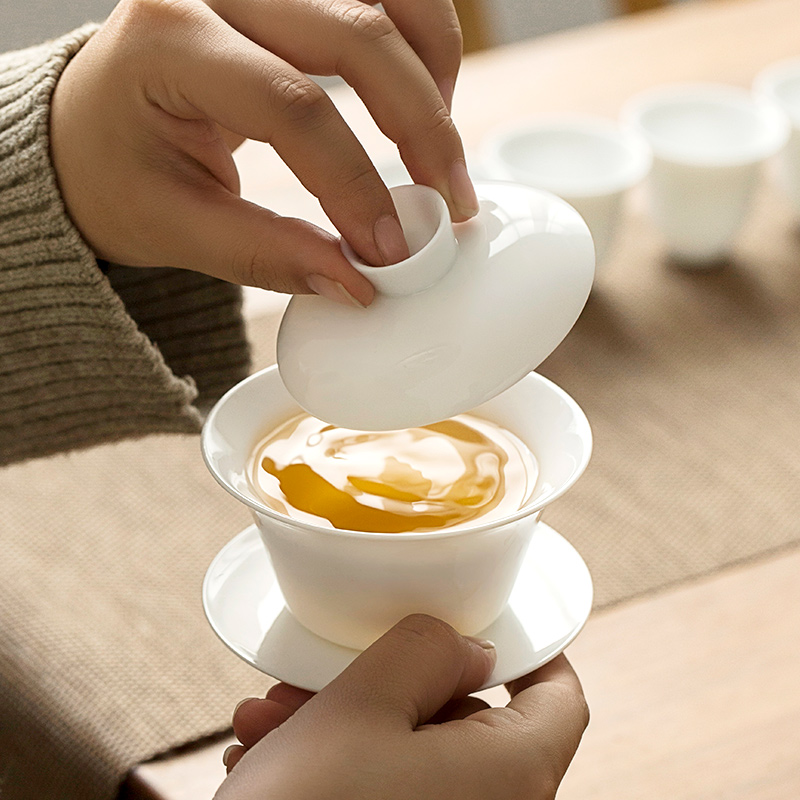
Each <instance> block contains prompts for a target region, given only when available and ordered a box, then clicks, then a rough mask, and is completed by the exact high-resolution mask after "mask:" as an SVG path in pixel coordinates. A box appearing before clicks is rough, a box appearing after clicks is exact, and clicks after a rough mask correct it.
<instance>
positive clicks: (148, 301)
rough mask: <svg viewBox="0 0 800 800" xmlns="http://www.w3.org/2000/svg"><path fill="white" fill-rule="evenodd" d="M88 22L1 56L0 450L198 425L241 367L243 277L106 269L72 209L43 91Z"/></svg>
mask: <svg viewBox="0 0 800 800" xmlns="http://www.w3.org/2000/svg"><path fill="white" fill-rule="evenodd" d="M95 30H96V26H85V27H83V28H79V29H78V30H76V31H73V32H72V33H70V34H68V35H66V36H64V37H62V38H60V39H58V40H55V41H53V42H48V43H46V44H43V45H39V46H37V47H33V48H29V49H27V50H22V51H18V52H15V53H8V54H5V55H2V56H0V464H8V463H10V462H12V461H20V460H23V459H27V458H31V457H35V456H42V455H47V454H50V453H54V452H58V451H65V450H69V449H73V448H80V447H86V446H89V445H93V444H98V443H101V442H106V441H113V440H117V439H121V438H123V437H130V436H142V435H145V434H148V433H166V432H196V431H198V430H199V428H200V425H201V422H202V417H201V412H200V410H199V408H200V407H202V404H203V402H210V401H213V400H214V399H215V398H216V397H218V396H219V395H220V394H221V393H222V392H223V391H225V389H227V388H228V387H230V386H231V385H232V384H233V383H235V382H236V381H237V380H240V379H241V378H242V377H244V376H245V375H246V374H247V371H248V369H249V356H248V349H247V343H246V339H245V335H244V325H243V321H242V318H241V290H240V288H239V287H236V286H233V285H231V284H227V283H224V282H222V281H218V280H216V279H214V278H210V277H208V276H205V275H201V274H198V273H193V272H189V271H185V270H177V269H171V268H155V269H153V268H150V269H137V268H130V267H120V266H114V265H111V266H109V267H108V268H107V269H105V272H104V271H103V270H101V269H100V268H99V266H98V263H97V261H96V259H95V257H94V256H93V254H92V252H91V251H90V250H89V248H88V246H87V245H86V243H85V242H84V241H83V239H82V238H81V236H80V234H79V232H78V231H77V229H76V228H75V227H74V225H73V224H72V222H71V221H70V219H69V217H68V215H67V213H66V210H65V208H64V204H63V201H62V199H61V196H60V194H59V191H58V186H57V183H56V177H55V173H54V170H53V166H52V163H51V160H50V152H49V139H48V129H49V114H50V99H51V96H52V92H53V89H54V87H55V84H56V81H57V80H58V78H59V76H60V74H61V72H62V71H63V69H64V67H65V66H66V64H67V62H68V61H69V59H70V58H71V57H72V56H73V55H75V53H77V52H78V50H79V49H80V48H81V46H82V45H83V44H84V43H85V42H86V41H88V39H89V38H90V36H91V35H92V33H93V32H94V31H95Z"/></svg>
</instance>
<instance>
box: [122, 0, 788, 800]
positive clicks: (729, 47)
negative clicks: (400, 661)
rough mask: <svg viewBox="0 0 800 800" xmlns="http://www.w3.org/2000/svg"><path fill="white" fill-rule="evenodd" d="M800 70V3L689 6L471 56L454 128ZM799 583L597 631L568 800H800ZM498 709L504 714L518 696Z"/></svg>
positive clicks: (733, 576) (289, 208)
mask: <svg viewBox="0 0 800 800" xmlns="http://www.w3.org/2000/svg"><path fill="white" fill-rule="evenodd" d="M796 55H800V0H727V1H725V2H723V1H721V0H720V1H715V2H705V3H687V4H680V5H675V6H671V7H669V8H667V9H663V10H659V11H656V12H652V13H647V14H640V15H636V16H634V17H630V18H625V19H620V20H615V21H612V22H608V23H604V24H601V25H598V26H594V27H591V28H587V29H583V30H578V31H573V32H569V33H564V34H558V35H555V36H550V37H547V38H544V39H541V40H535V41H531V42H528V43H522V44H518V45H513V46H511V47H508V48H504V49H500V50H495V51H490V52H486V53H482V54H478V55H474V56H471V57H470V58H469V59H467V61H466V63H465V64H464V67H463V71H462V75H461V78H460V83H459V87H458V89H457V92H456V97H455V103H454V109H455V111H454V113H455V118H456V122H457V124H458V125H459V129H460V131H461V133H462V136H463V138H464V142H465V145H466V147H467V150H468V152H475V150H476V149H477V148H478V146H479V143H480V141H481V139H482V137H484V136H485V135H486V133H487V132H488V131H489V130H490V129H491V128H492V127H494V126H496V125H500V124H503V123H505V122H508V121H511V120H513V119H514V118H516V117H521V116H524V115H526V114H531V113H536V112H541V111H574V112H588V113H598V114H603V115H606V116H612V117H613V116H614V115H616V113H617V112H618V110H619V108H620V106H621V105H622V103H623V102H624V101H625V100H626V99H627V98H628V97H629V96H630V95H631V94H633V93H634V92H637V91H639V90H642V89H646V88H648V87H650V86H653V85H656V84H660V83H666V82H670V81H680V80H711V81H724V82H727V83H734V84H739V85H742V86H748V85H749V84H750V82H751V81H752V79H753V77H754V75H755V74H756V73H757V72H758V71H759V69H761V68H762V67H763V66H765V65H766V64H768V63H770V62H772V61H775V60H778V59H780V58H785V57H789V56H796ZM519 75H523V76H526V80H525V82H524V83H523V84H521V83H520V80H519V78H518V77H516V76H519ZM521 86H522V89H521V88H520V87H521ZM334 95H335V99H336V101H337V105H339V107H340V109H341V111H342V113H343V114H344V116H345V118H346V119H347V120H348V121H349V122H350V124H351V125H352V127H353V128H354V129H355V130H356V131H357V133H358V134H359V136H360V138H361V139H362V141H364V143H365V145H366V147H367V150H368V152H370V154H371V155H372V156H373V158H374V159H375V160H376V162H379V161H383V160H388V159H391V158H393V157H394V153H393V147H392V146H391V144H390V143H388V142H386V141H385V140H383V139H382V137H381V136H380V135H379V133H378V132H377V130H376V129H375V127H374V125H372V124H371V121H370V120H369V119H368V116H367V115H366V113H365V112H364V111H363V109H361V108H360V107H359V104H358V103H357V102H356V101H355V100H354V98H353V97H352V96H351V95H350V94H349V93H348V92H346V91H345V90H341V91H339V90H335V91H334ZM237 161H238V164H239V166H240V170H241V172H242V179H243V180H242V185H243V193H244V195H245V196H246V197H249V198H251V199H254V200H256V201H258V202H261V203H264V204H265V205H269V206H270V207H272V208H274V209H275V210H277V211H279V212H281V213H285V214H293V215H297V216H301V217H305V218H307V219H311V220H313V221H315V222H318V223H320V224H323V225H324V224H326V222H325V220H324V218H323V217H322V215H321V213H320V211H319V209H318V207H317V205H316V202H315V201H314V200H313V199H311V198H309V197H308V196H307V195H306V194H305V193H304V192H303V191H302V190H301V189H300V187H299V186H298V185H297V182H296V181H295V180H294V179H293V177H292V176H291V175H290V174H289V173H288V171H287V170H286V169H285V168H284V167H283V166H282V165H281V164H280V162H278V160H277V158H276V157H275V156H274V154H272V153H271V152H270V151H269V150H268V149H267V148H265V147H264V146H261V145H256V144H252V143H248V144H246V145H245V146H244V147H243V148H242V150H241V152H240V153H239V154H238V156H237ZM264 302H268V303H274V300H269V299H268V300H266V301H265V300H264V298H263V297H260V296H259V295H251V296H250V297H249V304H248V308H249V310H250V313H259V311H260V305H261V304H262V303H264ZM798 574H800V551H798V550H791V551H786V552H784V553H782V554H773V555H772V556H771V557H769V558H765V559H763V560H759V561H756V562H752V563H749V564H743V565H740V566H738V567H735V568H732V569H729V570H725V571H721V572H719V573H717V574H716V575H714V576H711V577H709V578H706V579H703V580H701V581H695V582H692V583H689V584H685V585H683V586H680V587H677V588H673V589H671V590H669V591H665V592H662V593H660V594H656V595H652V596H648V597H644V598H640V599H636V600H633V601H630V602H627V603H624V604H621V605H619V606H617V607H615V608H613V609H610V610H606V611H604V612H602V613H598V614H596V615H594V616H593V617H592V618H591V619H590V620H589V622H588V624H587V626H586V629H585V631H584V632H583V633H582V634H581V636H580V637H579V638H578V640H577V641H576V642H575V643H574V644H573V645H572V646H571V647H570V649H569V655H570V657H571V660H572V662H573V663H574V665H575V666H576V668H577V670H578V672H579V674H580V675H581V678H582V680H583V683H584V686H585V689H586V693H587V696H588V698H589V703H590V706H591V708H592V715H593V718H592V723H591V725H590V728H589V730H588V732H587V734H586V737H585V739H584V742H583V744H582V745H581V748H580V750H579V752H578V755H577V757H576V759H575V762H574V763H573V766H572V767H571V769H570V771H569V773H568V774H567V777H566V779H565V781H564V784H563V786H562V789H561V792H560V793H559V798H561V800H572V799H573V798H574V800H578V799H579V798H580V800H592V799H593V798H594V799H596V800H626V799H627V798H631V800H633V798H636V800H642V798H647V800H662V799H663V800H667V799H669V800H678V799H680V800H694V798H697V800H700V798H704V800H705V799H707V798H725V800H735V799H736V798H742V800H744V798H747V800H797V798H800V690H798V688H797V685H796V683H797V681H796V675H797V674H798V664H800V592H799V591H798V590H797V575H798ZM489 697H490V699H492V700H493V701H495V702H502V699H503V697H502V690H493V691H492V693H490V695H489ZM227 743H228V742H221V743H217V744H214V745H213V746H206V747H202V748H199V749H195V750H191V751H189V752H187V753H182V754H180V755H175V756H173V757H170V758H167V759H164V760H161V761H158V762H153V763H150V764H144V765H141V766H140V767H138V768H137V769H136V770H134V772H133V774H132V775H131V778H130V780H129V781H128V785H127V788H126V792H127V796H128V797H129V798H152V800H184V798H185V799H186V800H189V798H192V800H206V798H210V797H211V796H212V795H213V793H214V790H215V788H216V786H217V785H218V784H219V782H220V780H221V779H222V777H223V776H224V770H223V769H222V766H221V762H220V756H221V753H222V750H223V749H224V747H225V746H226V745H227Z"/></svg>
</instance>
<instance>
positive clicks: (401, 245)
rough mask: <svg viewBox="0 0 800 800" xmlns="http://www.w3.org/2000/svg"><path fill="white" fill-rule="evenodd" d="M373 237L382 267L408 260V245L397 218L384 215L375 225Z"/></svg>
mask: <svg viewBox="0 0 800 800" xmlns="http://www.w3.org/2000/svg"><path fill="white" fill-rule="evenodd" d="M373 236H374V237H375V245H376V246H377V248H378V252H379V253H380V254H381V258H382V259H383V264H384V266H388V265H389V264H396V263H397V262H398V261H403V260H405V259H406V258H408V244H407V242H406V237H405V235H404V234H403V229H402V228H401V227H400V223H399V221H398V220H397V217H393V216H392V215H391V214H384V216H382V217H381V218H380V219H379V220H378V221H377V222H376V223H375V227H374V229H373Z"/></svg>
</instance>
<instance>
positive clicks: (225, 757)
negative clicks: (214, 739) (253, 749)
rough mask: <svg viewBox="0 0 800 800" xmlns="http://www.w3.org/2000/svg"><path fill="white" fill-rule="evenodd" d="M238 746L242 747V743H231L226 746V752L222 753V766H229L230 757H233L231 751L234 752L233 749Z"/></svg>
mask: <svg viewBox="0 0 800 800" xmlns="http://www.w3.org/2000/svg"><path fill="white" fill-rule="evenodd" d="M237 747H240V745H238V744H229V745H228V746H227V747H226V748H225V752H224V753H223V754H222V766H223V767H227V766H228V759H229V758H230V757H231V753H232V752H233V751H234V750H235V749H236V748H237Z"/></svg>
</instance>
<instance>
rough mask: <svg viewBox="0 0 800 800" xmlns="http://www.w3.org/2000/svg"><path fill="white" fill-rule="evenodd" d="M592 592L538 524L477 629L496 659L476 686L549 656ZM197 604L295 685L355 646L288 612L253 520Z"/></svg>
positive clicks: (221, 632) (339, 665)
mask: <svg viewBox="0 0 800 800" xmlns="http://www.w3.org/2000/svg"><path fill="white" fill-rule="evenodd" d="M592 596H593V591H592V579H591V576H590V575H589V570H588V568H587V567H586V564H585V563H584V561H583V559H582V558H581V557H580V555H579V554H578V552H577V551H576V550H575V548H574V547H572V545H571V544H569V542H567V540H566V539H564V538H563V537H562V536H561V535H560V534H558V533H556V531H554V530H553V529H552V528H550V527H549V526H547V525H545V524H543V523H541V522H540V523H538V526H537V529H536V532H535V533H534V535H533V538H532V540H531V544H530V547H529V548H528V553H527V555H526V556H525V560H524V562H523V564H522V568H521V569H520V572H519V576H518V578H517V581H516V583H515V585H514V589H513V590H512V592H511V597H510V599H509V602H508V605H507V606H506V608H505V610H504V611H503V613H502V614H501V615H500V617H499V618H498V619H496V620H495V621H494V622H493V623H492V624H491V625H490V626H489V627H488V628H486V629H485V630H483V631H481V632H480V633H479V634H478V635H479V636H480V637H482V638H485V639H490V640H491V641H493V642H494V643H495V644H496V645H497V665H496V666H495V669H494V671H493V672H492V674H491V675H490V676H489V679H488V680H487V681H486V683H485V684H484V685H483V686H482V687H481V689H488V688H490V687H492V686H498V685H499V684H502V683H506V682H508V681H511V680H514V679H515V678H519V677H520V676H521V675H525V674H527V673H528V672H531V671H533V670H535V669H537V668H538V667H541V666H542V665H543V664H546V663H547V662H548V661H550V660H551V659H553V658H555V657H556V656H557V655H558V654H559V653H560V652H561V651H562V650H564V649H565V648H566V646H567V645H568V644H569V643H570V642H571V641H572V640H573V639H574V638H575V637H576V636H577V635H578V633H579V632H580V630H581V628H583V625H584V623H585V622H586V620H587V618H588V617H589V612H590V611H591V607H592ZM203 607H204V609H205V613H206V617H208V621H209V622H210V623H211V627H212V628H213V629H214V632H215V633H216V634H217V636H219V638H220V639H221V640H222V641H223V642H224V643H225V644H226V645H227V646H228V647H229V648H230V649H231V650H233V652H234V653H236V655H238V656H239V657H240V658H242V659H244V660H245V661H246V662H247V663H248V664H251V665H252V666H254V667H256V668H257V669H259V670H261V671H262V672H265V673H266V674H267V675H270V676H271V677H273V678H277V679H278V680H280V681H284V682H285V683H290V684H292V685H293V686H298V687H300V688H302V689H308V690H310V691H313V692H317V691H319V690H320V689H322V688H323V687H324V686H325V685H326V684H328V683H329V682H330V681H331V680H333V679H334V678H335V677H336V676H337V675H338V674H339V673H340V672H342V671H343V670H344V669H345V668H346V667H347V666H348V665H349V664H350V662H351V661H353V660H354V659H355V658H356V657H357V656H358V655H359V652H360V651H358V650H351V649H349V648H346V647H341V646H340V645H337V644H334V643H333V642H329V641H328V640H326V639H322V638H320V637H319V636H317V635H316V634H313V633H311V631H309V630H308V629H307V628H305V627H303V626H302V625H301V624H300V623H299V622H298V621H297V620H296V619H295V618H294V617H293V616H292V614H291V612H290V611H289V609H288V608H287V607H286V604H285V602H284V599H283V596H282V595H281V592H280V589H279V588H278V584H277V581H276V580H275V574H274V572H273V571H272V565H271V563H270V559H269V555H268V554H267V551H266V549H265V548H264V545H263V544H262V542H261V538H260V536H259V533H258V530H257V528H256V526H255V525H251V526H250V527H249V528H246V529H245V530H243V531H242V532H241V533H240V534H239V535H238V536H236V537H235V538H233V539H232V540H231V541H230V542H228V544H226V545H225V547H223V548H222V550H221V551H220V552H219V553H218V554H217V556H216V558H215V559H214V560H213V561H212V562H211V566H210V567H209V568H208V572H207V573H206V576H205V580H204V581H203Z"/></svg>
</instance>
